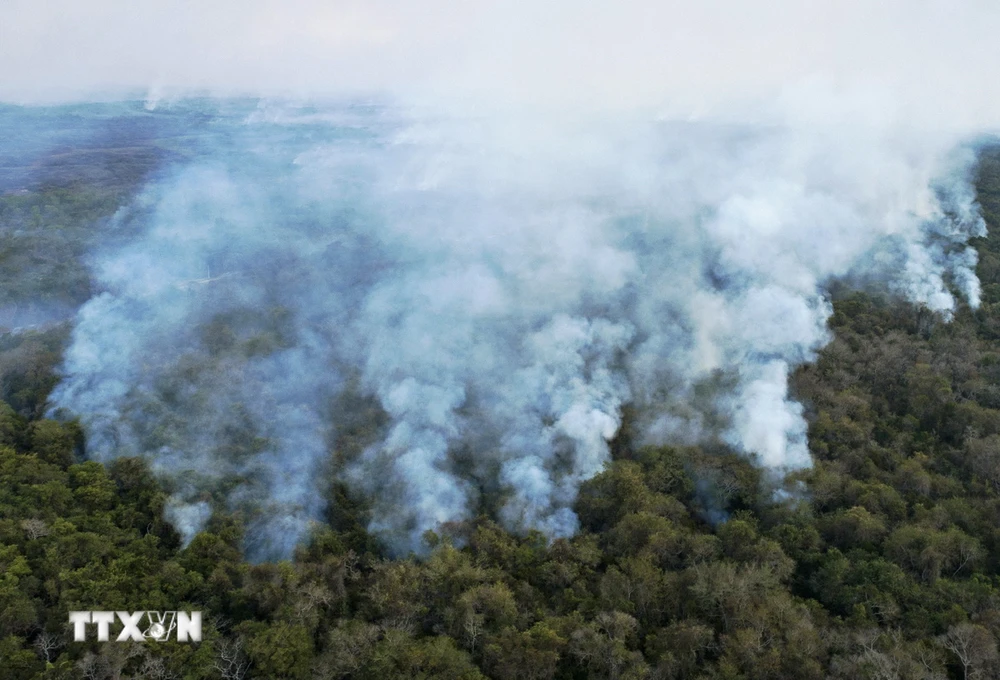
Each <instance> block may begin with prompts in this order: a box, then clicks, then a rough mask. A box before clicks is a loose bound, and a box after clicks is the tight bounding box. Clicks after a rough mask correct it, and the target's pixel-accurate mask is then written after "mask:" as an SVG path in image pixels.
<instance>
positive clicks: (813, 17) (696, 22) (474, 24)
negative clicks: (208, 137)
mask: <svg viewBox="0 0 1000 680" xmlns="http://www.w3.org/2000/svg"><path fill="white" fill-rule="evenodd" d="M998 36H1000V3H998V2H996V1H995V0H957V1H956V0H952V1H950V2H948V1H941V0H886V1H884V2H875V1H873V0H822V1H812V2H810V1H808V0H798V1H796V2H791V1H789V0H769V1H767V2H762V1H757V0H752V1H751V0H742V1H741V0H701V1H699V2H692V1H691V0H683V1H678V0H659V1H651V0H613V1H612V0H597V1H591V2H587V1H585V0H583V1H581V0H576V1H573V2H569V1H568V0H554V1H548V2H546V1H535V2H517V1H507V2H500V1H498V0H471V1H469V2H456V1H454V0H451V1H446V0H411V1H409V2H404V1H402V0H363V1H362V0H358V1H354V0H333V1H328V2H321V1H319V0H298V1H295V0H291V1H290V0H284V1H281V2H276V1H271V0H239V1H235V0H214V1H212V2H194V1H169V2H168V1H166V0H143V1H142V2H136V1H135V0H88V2H79V1H78V0H46V1H45V2H38V0H4V2H2V3H0V74H2V75H0V100H5V101H15V102H29V101H42V100H53V99H67V98H81V97H87V96H95V95H104V96H109V95H112V96H113V95H115V94H116V93H121V92H123V91H125V90H133V91H134V90H136V89H138V90H140V91H145V90H148V89H150V88H153V89H156V90H157V91H163V92H166V93H171V92H175V91H178V90H187V89H192V88H200V89H209V90H211V91H214V92H219V93H237V92H244V93H252V94H287V95H293V96H323V95H336V94H340V93H343V92H344V91H352V90H366V91H389V92H391V93H393V94H396V95H400V96H404V97H411V98H414V99H416V100H421V99H422V100H425V101H433V102H449V103H451V104H455V105H462V106H473V105H476V106H490V107H493V106H499V105H531V106H540V105H542V106H564V105H571V106H574V107H581V106H599V107H611V108H633V107H636V106H650V107H655V108H657V109H662V110H664V111H665V112H667V113H669V114H671V115H681V116H685V115H704V114H706V113H718V112H720V111H725V110H726V109H727V108H729V109H732V108H735V107H742V106H747V105H749V103H750V102H759V101H772V102H773V101H784V102H785V103H784V104H783V106H784V107H785V109H790V110H792V111H793V112H794V113H795V114H796V115H798V114H801V115H804V116H816V115H819V116H823V117H829V116H831V115H833V116H836V115H842V114H843V113H844V112H846V113H847V114H853V113H858V112H863V113H864V115H865V116H867V117H868V118H872V117H874V118H875V119H877V120H880V119H882V118H885V119H886V120H889V121H892V120H894V119H896V118H898V117H901V116H902V117H905V118H911V119H915V120H919V121H922V122H929V123H932V124H938V123H941V122H943V121H946V122H947V124H949V125H955V126H957V127H961V128H968V127H970V126H982V125H988V124H990V125H991V124H993V123H994V122H995V121H996V120H997V119H1000V113H998V112H1000V43H998V42H997V39H998ZM790 92H791V93H793V94H792V95H789V94H788V93H790ZM801 92H806V93H809V96H805V97H802V96H798V95H797V94H795V93H801ZM789 96H791V98H792V100H793V101H794V102H795V103H794V105H791V106H789V105H787V101H786V100H787V99H788V97H789ZM782 98H784V99H782ZM834 101H836V102H837V103H836V105H834V104H833V102H834ZM831 109H836V112H834V111H832V110H831ZM838 112H839V113H838Z"/></svg>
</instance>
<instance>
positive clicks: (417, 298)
mask: <svg viewBox="0 0 1000 680" xmlns="http://www.w3.org/2000/svg"><path fill="white" fill-rule="evenodd" d="M216 116H217V117H218V119H219V124H220V125H227V124H228V125H231V126H232V129H233V130H234V132H232V134H231V135H230V136H228V137H226V141H225V143H224V144H223V143H219V144H216V145H213V146H211V147H210V149H209V151H208V152H207V153H206V154H205V157H203V158H201V159H199V160H198V161H196V162H194V163H192V164H190V165H187V166H182V167H178V168H176V169H175V171H173V172H172V173H169V174H168V175H167V176H165V177H163V178H161V179H159V180H157V181H156V182H154V183H153V184H152V185H151V186H150V187H148V188H147V190H146V192H144V194H143V196H142V197H140V199H139V200H138V201H137V203H136V205H133V206H128V207H126V208H124V209H123V213H122V216H121V219H123V220H132V221H133V222H134V223H135V224H136V225H138V226H137V231H138V236H137V237H136V238H135V239H134V240H132V241H130V242H128V243H125V244H108V245H107V246H106V247H105V248H103V249H101V251H100V252H98V253H95V254H94V263H95V264H94V271H95V277H96V279H97V282H98V284H99V286H100V287H102V288H103V289H104V292H103V293H102V294H100V295H99V296H97V297H95V298H94V299H93V300H91V301H90V302H89V303H88V304H87V305H85V306H84V307H83V309H82V310H81V311H80V314H79V316H78V320H77V325H76V329H75V331H74V336H73V343H72V346H71V347H70V349H69V351H68V353H67V356H66V362H65V366H64V375H65V377H64V380H63V382H62V383H61V384H60V386H59V387H58V389H57V390H56V392H55V393H54V394H53V397H52V403H53V406H54V407H56V408H63V409H66V410H67V411H68V412H71V413H75V414H78V415H79V416H80V417H81V420H82V422H83V424H84V426H85V427H86V429H87V433H88V447H89V451H90V453H91V455H93V456H95V457H97V458H100V459H107V458H111V457H114V456H118V455H125V454H142V455H146V456H149V457H150V458H151V459H152V460H153V462H154V467H155V468H156V469H157V470H158V471H159V472H160V473H161V474H163V475H164V476H166V477H168V478H169V479H170V480H171V481H170V483H171V485H172V488H174V489H175V490H176V491H175V497H174V501H173V502H172V505H171V508H170V517H171V519H172V521H174V522H175V523H176V524H177V525H178V526H179V528H180V529H181V531H182V533H183V534H184V536H185V537H186V538H190V536H191V535H193V533H194V532H196V531H197V530H198V529H199V528H200V526H201V525H202V524H203V522H204V521H205V519H206V518H207V515H208V512H209V511H210V508H211V507H213V506H216V505H221V506H227V505H228V506H229V507H233V508H238V509H246V510H247V512H249V513H250V516H251V517H252V518H256V519H254V520H253V521H255V522H256V524H255V526H254V527H253V528H252V529H251V532H250V534H251V536H255V537H256V539H257V541H258V542H259V545H258V546H256V547H254V546H251V547H252V549H253V550H255V551H256V554H258V555H260V556H262V557H271V556H281V555H287V554H288V553H289V552H290V550H291V549H292V547H293V546H294V544H295V542H296V541H298V540H300V539H301V538H302V537H303V536H304V534H305V532H306V530H307V528H308V522H309V521H310V520H314V519H319V518H320V517H321V513H322V501H321V499H322V498H323V490H324V485H325V484H326V483H327V481H324V480H329V479H330V478H331V477H340V478H341V479H344V480H346V481H348V482H349V483H350V485H351V487H352V488H353V489H356V490H358V491H359V492H360V493H363V494H366V495H367V496H368V497H369V499H370V500H371V503H372V507H373V513H374V515H373V520H372V524H371V527H370V528H371V529H372V530H373V531H376V532H377V533H378V534H379V535H381V536H382V537H383V538H384V539H385V540H386V541H387V542H388V543H389V544H390V545H391V546H392V547H393V549H395V550H396V551H399V552H405V551H408V550H416V551H420V550H421V549H422V543H421V537H422V535H423V533H424V532H425V531H427V530H429V529H436V528H438V527H439V526H440V525H441V524H442V523H445V522H450V521H459V520H462V519H466V518H468V517H471V516H473V515H474V514H475V513H477V512H478V511H479V507H480V506H479V504H480V502H481V499H480V498H479V496H478V494H479V489H481V488H494V489H498V490H499V492H500V494H501V497H502V502H501V508H500V511H499V518H500V520H501V521H503V522H504V524H505V525H506V526H507V527H508V528H510V529H511V530H514V531H519V532H521V531H525V530H528V529H539V530H541V531H543V532H544V533H546V534H547V535H549V536H552V537H559V536H567V535H571V534H572V533H573V532H574V531H575V530H576V526H577V521H576V516H575V514H574V513H573V511H572V506H573V503H574V501H575V497H576V492H577V489H578V487H579V485H580V483H581V482H582V481H584V480H586V479H588V478H590V477H592V476H594V475H595V474H597V473H598V472H599V471H600V470H601V469H602V467H603V465H604V464H605V462H607V460H608V458H609V452H608V442H609V440H610V439H611V438H613V437H614V435H615V433H616V432H617V430H618V428H619V426H620V424H621V409H622V407H623V405H625V404H631V405H633V406H634V407H635V409H636V411H637V413H638V419H639V425H640V427H641V428H642V430H643V432H644V435H645V438H646V439H647V440H648V441H651V442H699V441H721V442H724V443H727V444H728V445H730V446H732V447H733V448H734V449H736V450H738V451H741V452H744V453H746V454H748V455H754V456H757V458H758V460H759V461H760V463H761V464H762V465H765V466H767V467H769V468H772V469H774V470H775V471H777V472H782V471H786V470H791V469H796V468H801V467H804V466H807V465H809V453H808V448H807V442H806V436H805V433H806V423H805V420H804V418H803V413H802V407H801V405H799V404H797V403H796V402H794V401H793V400H791V399H790V398H789V395H788V386H787V379H788V374H789V372H790V371H791V370H793V369H794V367H795V366H797V365H800V364H802V363H803V362H807V361H810V360H811V359H812V358H813V357H814V356H815V352H816V351H817V350H818V349H820V348H821V347H822V346H823V345H824V344H825V343H826V342H828V340H829V334H828V331H827V330H826V321H827V319H828V317H829V315H830V313H831V306H830V303H829V300H828V298H827V295H826V292H825V286H826V284H827V283H828V282H830V281H831V280H833V279H835V278H837V277H842V276H846V275H849V274H856V273H859V272H860V273H863V274H865V275H866V276H874V277H880V278H883V279H885V280H887V281H890V282H891V284H892V285H893V286H894V287H895V288H896V289H897V290H898V291H899V292H900V293H901V294H903V295H905V296H906V297H908V298H909V299H911V300H913V301H915V302H918V303H921V304H924V305H926V306H927V307H929V308H930V309H932V310H934V311H935V312H937V313H939V314H941V315H942V316H943V317H945V318H948V317H949V316H950V315H951V314H953V313H954V309H955V306H956V301H955V299H954V297H953V295H952V293H951V292H950V291H951V290H952V289H955V290H958V291H959V292H960V293H961V295H962V296H963V297H964V298H965V299H966V301H967V302H968V303H969V304H970V305H972V306H975V305H976V304H978V283H977V281H976V278H975V274H974V270H973V268H974V265H975V253H974V251H973V250H972V249H971V248H969V247H968V246H967V245H966V242H967V240H968V238H970V237H971V236H976V235H980V234H982V233H983V231H984V225H983V222H982V220H981V219H980V218H979V216H978V212H977V210H976V207H975V205H974V200H973V199H974V195H973V192H972V190H971V188H970V185H969V182H968V173H969V171H970V168H971V167H972V163H973V161H974V158H973V156H972V154H971V153H967V152H963V151H961V149H959V150H958V151H956V150H955V149H956V144H955V142H956V140H955V139H951V138H941V139H939V138H933V137H932V138H927V137H925V136H918V135H907V134H900V135H889V134H884V131H879V130H874V131H873V130H871V129H867V128H864V127H863V126H862V127H852V126H840V127H836V128H825V127H822V126H812V125H802V124H798V123H795V122H794V121H792V122H788V121H786V122H779V123H778V124H769V125H766V126H765V125H735V124H721V123H718V122H714V123H713V122H708V121H706V122H701V123H680V122H670V121H660V122H656V121H650V120H637V119H635V118H634V117H631V118H628V119H625V118H615V117H613V116H607V117H595V118H593V119H580V120H575V121H567V120H553V119H550V118H545V117H492V118H491V117H489V116H486V117H479V118H469V117H454V116H441V115H436V116H429V115H425V114H417V113H414V112H412V111H406V110H401V109H394V108H391V107H365V108H358V107H331V108H327V109H303V108H299V107H295V106H281V105H269V106H267V107H263V108H261V110H259V111H257V112H255V113H253V114H252V115H249V116H245V115H240V116H238V117H237V116H235V115H234V114H232V113H227V114H216ZM880 263H881V264H880ZM349 377H350V380H349V379H348V378H349ZM349 383H350V384H351V385H356V387H350V388H349V389H352V390H360V391H361V392H362V393H363V395H365V396H367V397H369V398H371V399H374V400H375V401H376V402H377V403H378V404H379V405H380V406H381V409H382V410H383V412H384V414H385V416H386V419H387V425H386V426H385V427H384V428H383V429H382V430H380V431H378V432H377V433H375V436H374V437H373V439H372V441H371V442H370V443H369V444H368V445H367V447H366V448H365V449H364V450H363V451H361V452H360V453H358V454H357V455H355V456H353V457H352V458H350V459H348V460H342V459H341V458H340V457H338V456H337V455H334V454H335V453H336V452H335V451H333V449H334V448H335V446H336V441H337V432H338V424H339V423H340V422H341V421H342V420H343V419H344V418H345V417H346V414H343V413H338V411H337V409H336V407H335V406H334V404H335V403H336V398H337V396H338V395H339V394H341V393H342V391H343V390H345V389H348V387H347V385H348V384H349ZM709 383H711V384H714V385H716V387H715V388H714V389H713V390H711V391H709V394H710V395H711V396H709V397H707V398H706V397H705V391H704V390H700V391H699V387H700V386H704V385H706V384H709ZM234 480H235V481H234Z"/></svg>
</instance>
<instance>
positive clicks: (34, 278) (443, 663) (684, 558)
mask: <svg viewBox="0 0 1000 680" xmlns="http://www.w3.org/2000/svg"><path fill="white" fill-rule="evenodd" d="M133 160H135V159H134V158H133ZM145 162H146V161H145V160H144V159H143V158H139V160H137V161H135V162H134V163H132V164H131V165H128V166H127V167H126V170H125V171H124V172H125V174H124V175H122V176H117V175H114V173H111V175H109V176H108V177H104V178H103V181H101V182H98V183H94V182H89V183H88V182H87V181H76V182H75V183H72V184H69V185H66V184H65V183H59V182H52V183H50V184H47V185H43V186H41V187H40V188H35V189H32V190H31V191H26V192H9V193H7V194H4V195H3V196H2V198H0V222H3V223H4V224H7V225H11V224H16V225H17V230H16V231H17V235H16V237H9V236H8V237H5V238H4V241H3V242H2V243H0V246H2V248H0V296H5V297H6V298H9V300H10V301H16V300H19V299H24V298H28V297H31V298H32V299H41V300H43V301H44V302H45V303H46V304H47V305H48V306H47V307H45V308H44V309H45V310H46V313H51V314H52V315H54V316H55V317H58V314H56V313H55V312H52V311H51V310H60V309H65V308H71V307H72V305H74V304H79V302H80V301H82V300H84V299H86V298H87V296H88V295H89V294H90V292H89V290H88V288H87V286H88V283H87V276H86V269H85V266H84V265H83V264H82V263H81V259H80V258H81V252H82V251H80V250H79V249H81V248H85V247H86V245H87V243H88V241H87V239H86V238H85V237H83V236H81V237H80V238H74V239H68V238H56V237H54V236H53V233H54V232H55V231H58V230H64V231H65V230H79V231H80V234H81V235H83V234H85V232H86V226H85V225H86V224H88V223H89V222H91V221H93V220H98V219H101V218H103V217H106V216H107V215H108V214H110V213H111V212H113V210H114V209H115V206H116V205H118V202H119V200H120V198H121V195H122V193H123V192H126V191H127V190H128V189H129V187H131V186H133V185H134V184H135V183H137V182H139V181H141V177H142V173H143V172H144V171H145V170H144V167H145V166H144V165H143V163H145ZM88 163H89V164H91V165H93V164H94V161H93V159H91V160H90V161H88ZM98 165H99V164H98ZM108 167H109V168H120V167H125V166H122V165H121V164H118V165H115V164H113V163H112V164H110V165H108ZM109 172H110V171H109ZM977 172H978V176H977V191H978V200H979V203H980V206H981V209H982V212H983V215H984V217H985V219H986V221H987V224H988V225H989V227H990V235H989V236H987V237H985V238H978V239H976V240H974V242H973V245H974V246H975V248H976V249H977V251H978V254H979V263H978V269H977V273H978V276H979V279H980V281H981V282H982V285H983V299H982V305H981V307H980V308H979V309H978V310H971V309H970V308H969V307H967V306H964V305H963V306H961V307H960V308H959V310H958V311H957V313H956V315H955V318H954V320H953V321H951V322H949V323H945V322H944V321H943V320H942V319H941V318H940V317H938V316H936V315H935V314H933V313H931V312H929V311H927V310H926V309H923V308H921V307H919V306H917V305H913V304H910V303H907V302H905V301H902V300H900V299H898V298H897V297H895V296H894V295H892V294H891V293H890V292H889V291H887V290H881V289H878V288H877V287H871V288H867V289H864V290H857V289H855V288H851V287H849V286H847V284H831V296H832V298H833V305H834V314H833V317H832V318H831V321H830V329H831V331H832V334H833V340H832V342H830V343H829V345H827V346H826V347H825V349H823V350H822V351H821V353H820V355H819V358H818V360H817V361H816V362H815V363H812V364H807V365H804V366H802V367H801V368H800V369H799V370H798V371H797V372H796V373H795V374H794V376H793V379H792V394H793V396H794V397H795V398H796V399H797V400H799V401H800V402H801V403H803V404H804V405H805V407H806V415H807V418H808V422H809V433H808V436H809V449H810V452H811V454H812V457H813V465H812V467H811V468H809V469H806V470H802V471H798V472H796V473H794V479H793V480H790V481H789V482H786V484H785V488H789V489H792V491H791V492H786V493H783V494H778V495H776V494H775V493H774V492H773V489H774V488H775V484H774V480H769V479H767V474H768V473H767V472H765V471H764V470H763V469H762V468H761V467H759V466H757V465H755V464H754V462H753V461H752V460H749V459H747V458H746V457H743V456H739V455H736V454H735V453H733V452H731V451H727V450H722V449H720V450H716V449H711V448H707V447H649V446H640V445H638V444H636V443H635V442H634V441H633V440H632V438H631V437H630V429H629V421H628V414H627V412H626V419H625V422H624V424H623V426H622V428H621V430H620V432H619V434H618V435H617V437H616V439H615V440H614V441H613V443H612V451H613V460H612V462H611V463H610V464H608V465H607V467H606V469H605V470H604V471H603V472H602V473H601V474H599V475H597V476H596V477H594V478H593V479H591V480H589V481H587V482H586V483H585V484H584V485H583V488H582V489H581V492H580V495H579V498H578V500H577V502H576V506H575V508H574V510H575V511H576V513H577V515H578V516H579V518H580V521H581V525H582V529H581V531H580V532H579V533H577V534H576V535H575V536H573V537H572V538H570V539H558V540H555V541H551V542H549V541H548V540H546V538H545V537H544V536H543V535H542V534H540V533H528V534H527V535H524V536H519V535H515V534H512V533H510V532H508V531H506V530H504V529H503V528H502V527H501V526H500V525H499V524H498V523H497V522H495V521H494V519H492V518H491V517H489V516H487V515H483V516H480V517H477V518H475V519H474V520H472V521H468V522H462V523H456V524H454V525H447V526H444V527H442V528H441V530H440V531H438V532H429V533H428V534H426V535H425V537H424V540H425V542H426V545H427V548H428V553H427V555H426V556H420V557H417V556H411V557H409V558H398V557H397V558H392V557H390V556H389V554H388V552H387V551H386V550H385V547H384V546H383V545H381V544H380V543H379V541H378V540H376V538H375V537H373V536H372V535H370V534H369V533H368V531H367V530H366V526H368V522H367V517H368V513H369V512H370V508H368V507H367V506H366V504H365V503H364V501H363V500H359V499H358V498H357V497H355V496H354V495H352V493H351V490H350V489H349V488H347V487H346V486H344V485H343V484H340V483H335V484H333V485H332V486H331V488H330V489H329V491H328V498H327V506H326V507H327V510H326V516H325V518H324V519H325V521H324V522H317V523H315V525H314V526H313V529H312V532H311V535H310V537H309V540H308V541H307V542H306V543H305V544H304V545H302V546H300V548H299V549H298V550H297V552H296V554H295V556H294V559H292V560H289V561H281V562H262V563H251V562H248V561H247V560H245V559H244V548H243V547H244V541H245V538H246V537H245V536H244V529H243V527H245V525H246V524H245V522H244V521H243V519H244V518H242V517H241V516H240V514H239V513H238V512H233V513H231V514H229V515H226V514H224V513H216V514H215V515H214V516H213V517H212V519H211V520H210V522H209V524H208V526H207V530H206V531H203V532H201V533H199V534H198V535H197V536H196V537H195V538H194V539H193V541H191V542H190V544H189V545H187V546H186V547H182V541H181V537H180V536H179V535H178V533H177V532H176V531H175V529H174V528H173V527H172V526H171V525H170V524H169V523H168V522H167V521H166V520H165V519H164V508H165V504H166V502H167V499H168V496H169V489H166V488H164V486H163V485H162V484H161V483H160V482H159V481H158V480H157V479H156V477H155V476H154V474H153V473H152V471H151V469H150V467H149V465H148V463H147V462H146V461H144V460H143V459H141V458H119V459H117V460H115V461H114V462H111V463H109V464H107V465H102V464H100V463H98V462H95V461H92V460H87V459H86V456H85V451H86V442H85V438H84V434H83V431H82V428H81V427H80V426H79V425H78V424H76V423H74V422H73V421H56V420H50V419H46V418H45V413H46V400H47V398H48V395H49V393H50V391H51V390H52V389H53V387H54V386H55V384H56V383H57V381H58V378H57V373H56V371H57V367H58V364H59V361H60V358H61V353H62V351H63V349H64V348H65V346H66V343H67V341H68V334H69V327H68V322H67V321H66V320H65V319H63V320H60V319H59V318H53V319H50V320H49V321H48V322H46V323H39V324H36V325H35V326H31V327H26V328H21V329H17V330H13V329H11V330H8V331H7V332H5V333H4V334H3V335H2V336H0V397H2V400H3V403H2V404H0V676H2V677H3V678H5V679H9V680H22V679H23V680H29V679H36V680H43V679H44V680H55V679H67V680H69V679H76V678H86V679H88V680H105V679H117V678H134V679H140V678H143V679H150V680H152V679H163V680H165V679H168V678H175V679H181V678H183V679H185V680H200V679H204V680H210V679H211V680H219V679H223V680H242V679H249V678H275V679H278V678H288V679H293V678H294V679H302V680H305V679H315V680H333V679H339V678H345V679H346V678H351V679H359V680H360V679H366V680H384V679H389V678H422V679H426V680H430V679H432V678H435V679H442V680H443V679H454V680H459V679H463V680H466V679H467V680H474V679H477V678H494V679H496V680H514V679H515V678H516V679H519V680H556V679H559V680H569V679H573V678H580V679H582V678H608V679H612V680H624V679H626V678H628V679H640V678H649V679H653V678H659V679H663V680H668V679H675V678H699V679H705V680H709V679H718V680H722V679H726V680H737V679H740V680H764V679H780V678H788V679H790V680H791V679H794V680H811V679H819V678H844V679H847V678H852V679H853V678H867V679H872V680H875V679H878V680H889V679H895V678H899V679H907V680H909V679H913V680H934V679H942V680H944V679H946V678H958V679H963V680H971V679H972V678H996V677H1000V651H998V640H1000V149H996V148H987V149H985V150H984V151H983V152H982V153H981V157H980V161H979V164H978V169H977ZM64 244H75V245H72V248H77V250H75V251H74V250H69V251H64V250H60V249H66V248H70V246H67V245H64ZM25 271H30V273H31V275H30V276H26V275H24V272H25ZM56 283H58V285H55V284H56ZM52 291H55V292H52ZM46 296H48V297H46ZM39 309H42V308H41V307H40V308H39ZM350 445H351V442H350V441H345V442H344V446H350ZM96 608H106V609H113V610H129V611H134V610H138V609H150V610H168V609H185V610H199V611H202V612H204V617H205V620H204V621H205V622H204V639H203V641H202V642H201V643H196V644H182V643H177V642H163V643H155V642H147V643H114V642H112V643H98V642H96V641H93V640H91V641H87V642H71V641H70V640H71V639H72V637H71V635H69V634H68V627H67V614H68V612H69V611H73V610H90V609H96Z"/></svg>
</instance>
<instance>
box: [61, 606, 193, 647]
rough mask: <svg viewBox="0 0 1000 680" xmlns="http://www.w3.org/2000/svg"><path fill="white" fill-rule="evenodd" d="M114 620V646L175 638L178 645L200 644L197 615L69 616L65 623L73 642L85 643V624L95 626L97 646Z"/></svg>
mask: <svg viewBox="0 0 1000 680" xmlns="http://www.w3.org/2000/svg"><path fill="white" fill-rule="evenodd" d="M115 618H117V619H118V621H119V622H121V625H122V629H121V632H120V633H119V634H118V636H117V637H116V638H115V639H116V640H117V641H118V642H125V641H126V640H134V641H136V642H145V641H146V640H155V641H157V642H163V641H165V640H168V639H170V635H171V633H174V634H175V638H176V640H177V641H178V642H189V641H190V642H201V612H154V611H138V612H70V613H69V622H70V623H72V624H73V640H74V641H75V642H83V641H85V640H86V639H87V624H93V625H96V626H97V640H98V642H107V641H108V640H109V639H110V634H111V624H113V623H114V621H115Z"/></svg>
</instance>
